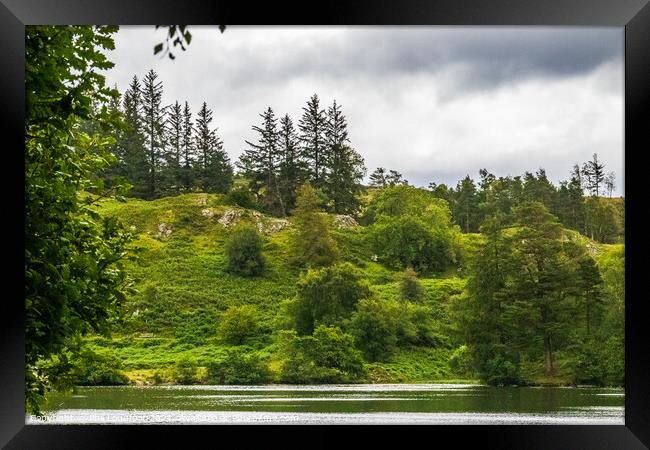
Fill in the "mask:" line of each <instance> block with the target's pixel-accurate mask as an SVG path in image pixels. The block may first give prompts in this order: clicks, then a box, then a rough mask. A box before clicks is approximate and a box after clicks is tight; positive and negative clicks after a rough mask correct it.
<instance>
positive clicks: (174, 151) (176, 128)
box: [164, 101, 183, 194]
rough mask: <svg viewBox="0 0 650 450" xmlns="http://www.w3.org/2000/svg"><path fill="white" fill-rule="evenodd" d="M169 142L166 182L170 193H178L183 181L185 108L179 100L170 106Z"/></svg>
mask: <svg viewBox="0 0 650 450" xmlns="http://www.w3.org/2000/svg"><path fill="white" fill-rule="evenodd" d="M167 144H168V145H167V148H166V151H165V169H166V170H165V177H164V180H165V183H164V184H165V186H166V188H167V189H166V190H167V191H168V192H169V193H170V194H177V193H178V192H179V191H180V186H181V183H182V181H181V157H182V152H183V110H182V108H181V105H180V103H178V101H176V102H175V103H174V104H173V105H171V107H170V108H169V117H168V119H167Z"/></svg>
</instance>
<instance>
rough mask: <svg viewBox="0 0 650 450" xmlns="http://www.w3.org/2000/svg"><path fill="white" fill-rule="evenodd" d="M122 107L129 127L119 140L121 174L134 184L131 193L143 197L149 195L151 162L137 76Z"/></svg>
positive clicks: (130, 85) (140, 88)
mask: <svg viewBox="0 0 650 450" xmlns="http://www.w3.org/2000/svg"><path fill="white" fill-rule="evenodd" d="M122 108H123V111H124V120H125V122H126V126H127V128H126V130H125V131H124V133H123V134H122V138H121V139H120V142H119V145H120V146H121V147H122V150H121V153H122V164H121V171H120V175H122V176H123V177H125V178H126V180H127V181H128V182H129V183H130V184H131V185H132V186H133V187H132V189H131V190H130V191H129V195H132V196H135V197H141V198H143V197H146V196H147V177H148V175H149V164H148V160H147V152H146V149H145V136H144V131H145V130H144V117H143V105H142V85H141V84H140V81H139V80H138V77H137V76H134V77H133V79H132V80H131V83H130V84H129V87H128V89H127V90H126V92H125V93H124V99H123V101H122Z"/></svg>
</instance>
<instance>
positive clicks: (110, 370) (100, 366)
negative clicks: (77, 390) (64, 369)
mask: <svg viewBox="0 0 650 450" xmlns="http://www.w3.org/2000/svg"><path fill="white" fill-rule="evenodd" d="M121 369H122V361H121V360H120V359H119V358H118V357H117V356H116V355H115V353H113V351H112V350H110V349H107V348H102V349H98V350H97V351H93V350H91V349H89V348H84V349H82V350H81V352H80V354H79V357H78V359H77V360H75V361H74V369H73V371H72V379H73V382H74V384H77V385H80V386H93V385H109V386H115V385H122V384H128V382H129V379H128V378H127V377H126V375H124V373H123V372H122V370H121Z"/></svg>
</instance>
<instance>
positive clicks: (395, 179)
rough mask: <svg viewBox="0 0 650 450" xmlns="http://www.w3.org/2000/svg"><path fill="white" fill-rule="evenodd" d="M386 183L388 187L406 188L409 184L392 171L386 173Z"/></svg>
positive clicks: (400, 175) (399, 174)
mask: <svg viewBox="0 0 650 450" xmlns="http://www.w3.org/2000/svg"><path fill="white" fill-rule="evenodd" d="M386 183H387V184H388V186H406V185H407V184H409V183H408V181H406V180H405V179H404V177H403V175H402V174H401V173H399V172H398V171H397V170H393V169H391V170H389V171H388V175H386Z"/></svg>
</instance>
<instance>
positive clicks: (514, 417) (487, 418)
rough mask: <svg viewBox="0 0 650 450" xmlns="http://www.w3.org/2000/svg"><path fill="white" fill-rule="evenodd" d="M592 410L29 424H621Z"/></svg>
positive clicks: (133, 417)
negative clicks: (563, 413)
mask: <svg viewBox="0 0 650 450" xmlns="http://www.w3.org/2000/svg"><path fill="white" fill-rule="evenodd" d="M619 409H620V411H617V413H613V411H606V412H605V415H602V416H600V415H596V416H594V415H593V413H594V411H590V413H589V414H590V415H582V414H572V415H556V414H513V413H405V412H391V413H386V412H379V413H296V412H290V413H284V412H254V411H124V410H88V409H82V410H79V409H78V410H75V409H66V410H61V411H57V412H56V413H53V414H49V415H48V417H47V420H46V421H42V420H39V419H37V418H35V417H33V416H28V417H27V419H26V423H27V424H29V425H34V424H151V425H153V424H168V425H185V424H196V425H203V424H242V425H243V424H350V425H352V424H394V425H397V424H423V425H424V424H428V425H435V424H438V425H464V424H474V425H542V424H546V425H551V424H553V425H624V422H625V421H624V417H623V411H622V410H623V408H619Z"/></svg>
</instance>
